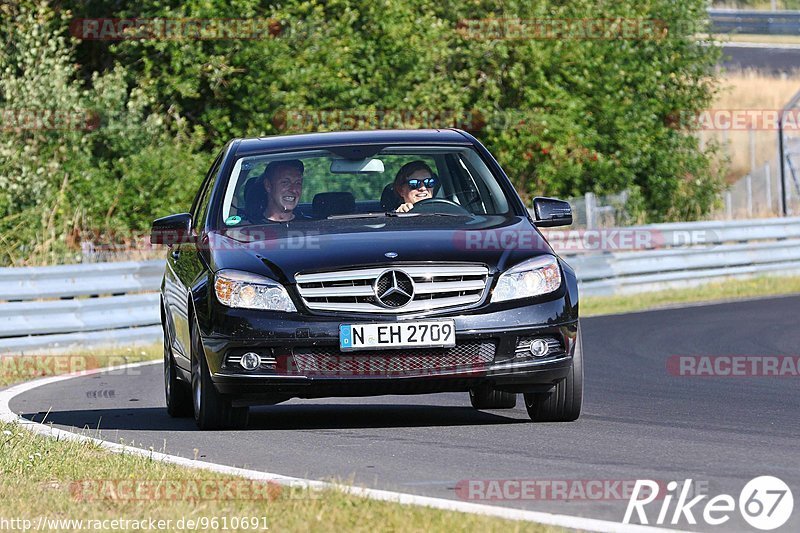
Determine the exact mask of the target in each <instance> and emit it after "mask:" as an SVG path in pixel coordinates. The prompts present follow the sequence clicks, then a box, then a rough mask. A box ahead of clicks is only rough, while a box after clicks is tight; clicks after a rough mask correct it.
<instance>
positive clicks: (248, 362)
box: [239, 352, 261, 370]
mask: <svg viewBox="0 0 800 533" xmlns="http://www.w3.org/2000/svg"><path fill="white" fill-rule="evenodd" d="M239 364H241V365H242V368H244V369H245V370H255V369H256V368H258V365H259V364H261V358H260V357H259V356H258V354H256V353H253V352H247V353H246V354H244V355H243V356H242V360H241V362H240V363H239Z"/></svg>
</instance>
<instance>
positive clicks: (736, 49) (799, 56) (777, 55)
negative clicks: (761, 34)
mask: <svg viewBox="0 0 800 533" xmlns="http://www.w3.org/2000/svg"><path fill="white" fill-rule="evenodd" d="M722 53H723V57H722V61H721V64H722V66H724V67H725V68H727V69H730V70H739V69H757V70H761V71H765V72H771V73H773V74H779V73H782V72H786V73H791V72H792V71H795V70H797V69H800V47H798V46H796V45H795V47H794V48H789V47H786V48H781V47H777V46H773V47H770V46H769V45H763V46H760V47H759V46H758V45H747V44H746V43H742V44H739V45H738V46H736V45H734V46H730V45H729V46H723V47H722Z"/></svg>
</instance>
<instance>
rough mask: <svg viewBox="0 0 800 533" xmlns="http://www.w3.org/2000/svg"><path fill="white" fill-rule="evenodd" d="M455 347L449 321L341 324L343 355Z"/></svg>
mask: <svg viewBox="0 0 800 533" xmlns="http://www.w3.org/2000/svg"><path fill="white" fill-rule="evenodd" d="M455 345H456V324H455V321H453V320H437V321H435V322H408V323H392V324H341V325H340V326H339V348H340V349H341V350H342V351H343V352H348V351H353V350H369V349H372V350H374V349H385V348H438V347H449V346H455Z"/></svg>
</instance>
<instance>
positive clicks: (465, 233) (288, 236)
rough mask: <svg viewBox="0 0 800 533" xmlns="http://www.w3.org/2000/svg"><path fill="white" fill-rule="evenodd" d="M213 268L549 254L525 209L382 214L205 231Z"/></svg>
mask: <svg viewBox="0 0 800 533" xmlns="http://www.w3.org/2000/svg"><path fill="white" fill-rule="evenodd" d="M208 239H209V249H210V252H211V253H210V255H211V262H212V265H211V266H212V268H213V269H214V270H215V271H217V270H222V269H236V270H244V271H247V272H253V273H257V274H261V275H265V276H269V277H271V278H273V279H276V280H278V281H281V282H283V283H294V275H295V274H297V273H301V272H302V273H308V272H319V271H328V270H339V269H345V268H362V267H363V268H367V267H373V266H383V265H386V266H388V265H400V264H403V263H424V262H434V263H442V262H468V263H481V264H485V265H487V266H488V267H489V269H490V271H491V272H494V271H502V270H505V269H506V268H508V267H510V266H513V265H515V264H517V263H519V262H520V261H522V260H524V259H527V258H530V257H533V256H536V255H541V254H546V253H548V254H552V253H553V252H552V250H551V249H550V247H549V245H548V244H547V243H546V242H545V241H544V239H543V238H542V237H541V234H540V233H539V232H538V231H537V230H536V229H535V228H534V227H533V225H532V224H531V223H530V221H529V220H528V219H527V218H524V217H501V216H485V217H448V216H415V217H410V216H409V217H381V218H366V219H344V220H343V219H339V220H313V221H312V220H296V221H292V222H291V223H288V224H269V225H260V226H247V227H242V228H232V229H225V230H222V231H215V232H212V233H210V234H209V235H208Z"/></svg>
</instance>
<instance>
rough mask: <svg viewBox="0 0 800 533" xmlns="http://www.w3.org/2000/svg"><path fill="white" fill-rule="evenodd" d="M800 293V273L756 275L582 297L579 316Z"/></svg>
mask: <svg viewBox="0 0 800 533" xmlns="http://www.w3.org/2000/svg"><path fill="white" fill-rule="evenodd" d="M790 294H800V277H796V276H791V277H790V276H786V277H783V276H781V277H757V278H752V279H745V280H730V281H723V282H718V283H709V284H706V285H701V286H698V287H692V288H687V289H672V290H666V291H658V292H648V293H642V294H628V295H621V296H587V297H582V298H581V316H597V315H609V314H617V313H630V312H634V311H645V310H649V309H658V308H659V307H668V306H672V305H677V304H685V303H703V302H707V303H713V302H721V301H728V300H736V299H741V298H757V297H761V296H783V295H790Z"/></svg>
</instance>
